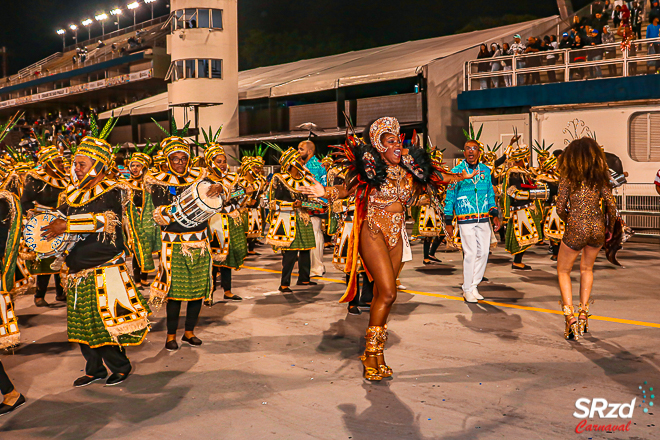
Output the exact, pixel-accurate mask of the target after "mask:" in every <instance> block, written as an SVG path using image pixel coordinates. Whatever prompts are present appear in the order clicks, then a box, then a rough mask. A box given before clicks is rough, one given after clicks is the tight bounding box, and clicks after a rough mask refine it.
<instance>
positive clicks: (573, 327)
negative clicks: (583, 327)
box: [560, 303, 580, 341]
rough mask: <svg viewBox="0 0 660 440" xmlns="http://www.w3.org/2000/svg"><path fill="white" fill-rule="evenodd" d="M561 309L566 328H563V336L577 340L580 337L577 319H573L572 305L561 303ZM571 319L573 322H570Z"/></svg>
mask: <svg viewBox="0 0 660 440" xmlns="http://www.w3.org/2000/svg"><path fill="white" fill-rule="evenodd" d="M560 304H561V303H560ZM562 310H563V312H564V319H565V320H566V328H565V329H564V338H565V339H575V340H576V341H577V340H578V339H580V333H579V329H578V321H577V319H575V314H574V312H573V306H572V305H570V306H569V305H563V306H562ZM573 319H575V322H573V323H572V324H571V321H572V320H573Z"/></svg>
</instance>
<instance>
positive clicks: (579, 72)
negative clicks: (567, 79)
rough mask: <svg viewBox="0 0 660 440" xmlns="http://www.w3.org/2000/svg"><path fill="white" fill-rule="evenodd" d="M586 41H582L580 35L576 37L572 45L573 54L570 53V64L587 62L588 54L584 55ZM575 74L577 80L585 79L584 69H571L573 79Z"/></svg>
mask: <svg viewBox="0 0 660 440" xmlns="http://www.w3.org/2000/svg"><path fill="white" fill-rule="evenodd" d="M583 48H584V41H583V40H582V37H580V35H576V36H575V40H574V41H573V44H572V45H571V52H570V54H569V55H570V62H571V63H584V62H585V61H586V60H587V57H586V54H585V53H584V50H583ZM573 74H576V76H577V79H583V78H584V68H582V67H579V68H572V69H571V79H573V78H574V76H573Z"/></svg>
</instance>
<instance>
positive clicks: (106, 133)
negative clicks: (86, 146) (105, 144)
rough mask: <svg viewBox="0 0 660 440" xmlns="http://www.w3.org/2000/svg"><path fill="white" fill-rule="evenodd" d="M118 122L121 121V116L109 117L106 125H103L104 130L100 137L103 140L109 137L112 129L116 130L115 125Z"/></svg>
mask: <svg viewBox="0 0 660 440" xmlns="http://www.w3.org/2000/svg"><path fill="white" fill-rule="evenodd" d="M117 122H119V118H110V119H108V122H106V123H105V127H103V130H102V131H101V135H100V136H98V138H99V139H103V140H106V139H108V137H109V136H110V133H111V132H112V130H114V128H115V125H117Z"/></svg>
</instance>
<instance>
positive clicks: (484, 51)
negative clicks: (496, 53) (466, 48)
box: [477, 43, 490, 90]
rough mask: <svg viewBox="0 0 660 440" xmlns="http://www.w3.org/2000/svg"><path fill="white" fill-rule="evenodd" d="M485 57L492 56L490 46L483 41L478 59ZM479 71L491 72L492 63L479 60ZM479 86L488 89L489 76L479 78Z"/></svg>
mask: <svg viewBox="0 0 660 440" xmlns="http://www.w3.org/2000/svg"><path fill="white" fill-rule="evenodd" d="M484 58H490V52H489V51H488V46H486V43H481V46H479V54H478V55H477V59H478V60H481V59H484ZM477 72H479V73H485V72H490V63H487V62H485V61H480V62H478V63H477ZM479 86H480V88H481V90H483V89H487V88H488V78H479Z"/></svg>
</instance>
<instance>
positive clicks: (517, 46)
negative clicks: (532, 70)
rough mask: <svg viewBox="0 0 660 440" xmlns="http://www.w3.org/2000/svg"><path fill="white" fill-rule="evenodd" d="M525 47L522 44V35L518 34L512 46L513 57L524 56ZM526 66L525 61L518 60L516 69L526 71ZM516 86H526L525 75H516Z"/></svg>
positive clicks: (514, 37)
mask: <svg viewBox="0 0 660 440" xmlns="http://www.w3.org/2000/svg"><path fill="white" fill-rule="evenodd" d="M525 49H526V47H525V45H524V44H523V43H522V42H521V39H520V34H516V35H514V36H513V44H512V45H511V53H512V55H522V54H523V53H524V52H525ZM525 66H526V63H525V59H522V60H516V69H524V68H525ZM516 76H517V78H516V81H517V82H516V84H518V85H519V86H522V85H524V84H525V76H524V75H516Z"/></svg>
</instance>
